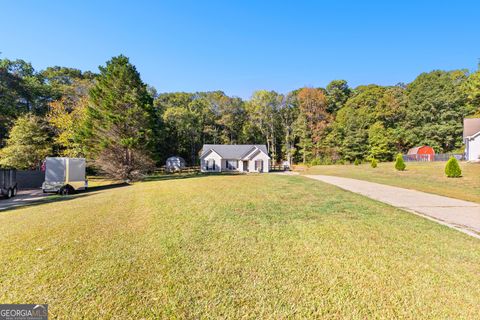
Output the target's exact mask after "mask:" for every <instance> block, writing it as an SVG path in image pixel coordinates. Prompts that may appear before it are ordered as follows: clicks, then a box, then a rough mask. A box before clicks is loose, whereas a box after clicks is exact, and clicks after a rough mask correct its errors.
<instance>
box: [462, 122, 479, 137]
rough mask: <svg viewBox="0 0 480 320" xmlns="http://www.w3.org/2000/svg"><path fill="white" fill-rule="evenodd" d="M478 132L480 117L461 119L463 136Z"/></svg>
mask: <svg viewBox="0 0 480 320" xmlns="http://www.w3.org/2000/svg"><path fill="white" fill-rule="evenodd" d="M478 132H480V118H472V119H463V138H464V139H465V138H466V137H471V136H473V135H474V134H476V133H478Z"/></svg>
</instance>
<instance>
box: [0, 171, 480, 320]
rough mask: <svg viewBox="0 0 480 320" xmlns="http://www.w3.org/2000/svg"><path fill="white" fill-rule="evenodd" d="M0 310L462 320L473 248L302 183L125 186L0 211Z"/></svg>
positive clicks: (378, 207) (475, 265) (478, 250)
mask: <svg viewBox="0 0 480 320" xmlns="http://www.w3.org/2000/svg"><path fill="white" fill-rule="evenodd" d="M0 257H1V260H2V263H1V264H0V301H1V302H2V303H48V304H49V310H50V315H51V317H52V318H61V319H79V318H87V319H109V318H122V319H125V318H126V319H142V318H145V319H158V318H164V319H166V318H179V319H200V318H212V319H217V318H230V319H239V318H245V319H259V318H270V319H282V318H283V319H285V318H322V319H367V318H368V319H370V318H385V319H391V318H407V319H408V318H410V319H434V318H449V319H460V318H463V319H473V318H476V317H478V315H479V314H480V304H479V301H480V277H479V275H480V241H478V239H475V238H472V237H469V236H467V235H464V234H462V233H460V232H457V231H455V230H452V229H449V228H447V227H444V226H442V225H439V224H436V223H434V222H431V221H429V220H426V219H423V218H420V217H418V216H416V215H413V214H409V213H406V212H403V211H401V210H397V209H394V208H392V207H389V206H386V205H383V204H381V203H378V202H375V201H373V200H369V199H367V198H364V197H361V196H359V195H355V194H352V193H348V192H345V191H342V190H340V189H338V188H335V187H333V186H330V185H327V184H323V183H321V182H318V181H313V180H309V179H305V178H303V177H298V176H297V177H288V176H278V175H272V174H270V175H248V176H245V175H236V176H206V177H205V176H200V177H195V178H186V179H172V180H161V181H150V182H144V183H137V184H135V185H133V186H127V187H122V188H116V189H111V190H102V191H99V192H94V193H85V194H80V195H78V196H73V197H71V199H70V200H67V201H62V202H57V203H48V204H42V205H38V206H32V207H29V208H24V209H17V210H12V211H7V212H2V213H0Z"/></svg>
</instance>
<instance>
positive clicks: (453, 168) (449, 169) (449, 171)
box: [445, 157, 462, 178]
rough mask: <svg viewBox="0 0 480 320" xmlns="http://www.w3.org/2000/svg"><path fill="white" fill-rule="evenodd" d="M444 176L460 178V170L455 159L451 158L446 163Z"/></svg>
mask: <svg viewBox="0 0 480 320" xmlns="http://www.w3.org/2000/svg"><path fill="white" fill-rule="evenodd" d="M445 174H446V175H447V177H449V178H459V177H461V176H462V169H460V166H459V165H458V161H457V159H456V158H455V157H451V158H450V160H448V161H447V165H446V166H445Z"/></svg>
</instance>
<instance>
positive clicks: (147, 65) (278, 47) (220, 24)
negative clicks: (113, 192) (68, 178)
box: [0, 0, 480, 98]
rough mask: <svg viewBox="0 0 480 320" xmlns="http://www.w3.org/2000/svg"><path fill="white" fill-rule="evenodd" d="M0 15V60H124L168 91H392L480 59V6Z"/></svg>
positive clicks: (110, 9) (91, 7)
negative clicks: (341, 86) (340, 83)
mask: <svg viewBox="0 0 480 320" xmlns="http://www.w3.org/2000/svg"><path fill="white" fill-rule="evenodd" d="M449 3H450V4H449ZM0 11H1V15H0V52H2V54H1V55H0V57H3V58H10V59H14V58H22V59H24V60H27V61H30V62H32V64H33V66H34V67H35V68H37V69H42V68H45V67H47V66H52V65H61V66H69V67H75V68H79V69H82V70H92V71H97V70H98V69H97V68H98V66H99V65H101V64H104V63H105V61H107V60H108V59H110V58H111V57H112V56H115V55H118V54H120V53H123V54H125V55H127V56H128V57H130V59H131V62H132V63H134V64H135V65H136V67H137V69H138V70H139V71H140V73H141V75H142V78H143V80H144V81H145V82H147V83H148V84H150V85H153V86H154V87H155V88H157V90H158V91H159V92H169V91H207V90H223V91H225V92H226V93H227V94H229V95H236V96H240V97H243V98H248V97H250V95H251V93H252V92H253V91H254V90H256V89H269V90H276V91H279V92H282V93H284V92H288V91H290V90H292V89H296V88H299V87H302V86H326V85H327V84H328V82H330V81H331V80H334V79H345V80H347V81H348V82H349V84H350V85H351V86H357V85H359V84H369V83H378V84H382V85H392V84H396V83H398V82H410V81H412V80H413V79H414V78H415V76H417V75H418V74H419V73H421V72H425V71H431V70H433V69H445V70H450V69H469V70H475V69H476V67H477V64H478V61H479V58H480V41H479V36H480V19H479V16H478V13H479V12H480V2H479V1H346V0H345V1H299V0H297V1H288V2H287V1H283V2H282V1H261V0H258V1H208V0H203V1H174V0H171V1H85V0H82V1H48V0H43V1H33V0H31V1H23V0H15V1H14V0H10V1H5V0H0Z"/></svg>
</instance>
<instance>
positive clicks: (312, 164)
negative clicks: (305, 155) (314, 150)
mask: <svg viewBox="0 0 480 320" xmlns="http://www.w3.org/2000/svg"><path fill="white" fill-rule="evenodd" d="M320 164H321V161H320V159H319V158H315V159H313V160H312V161H310V165H311V166H318V165H320Z"/></svg>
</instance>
